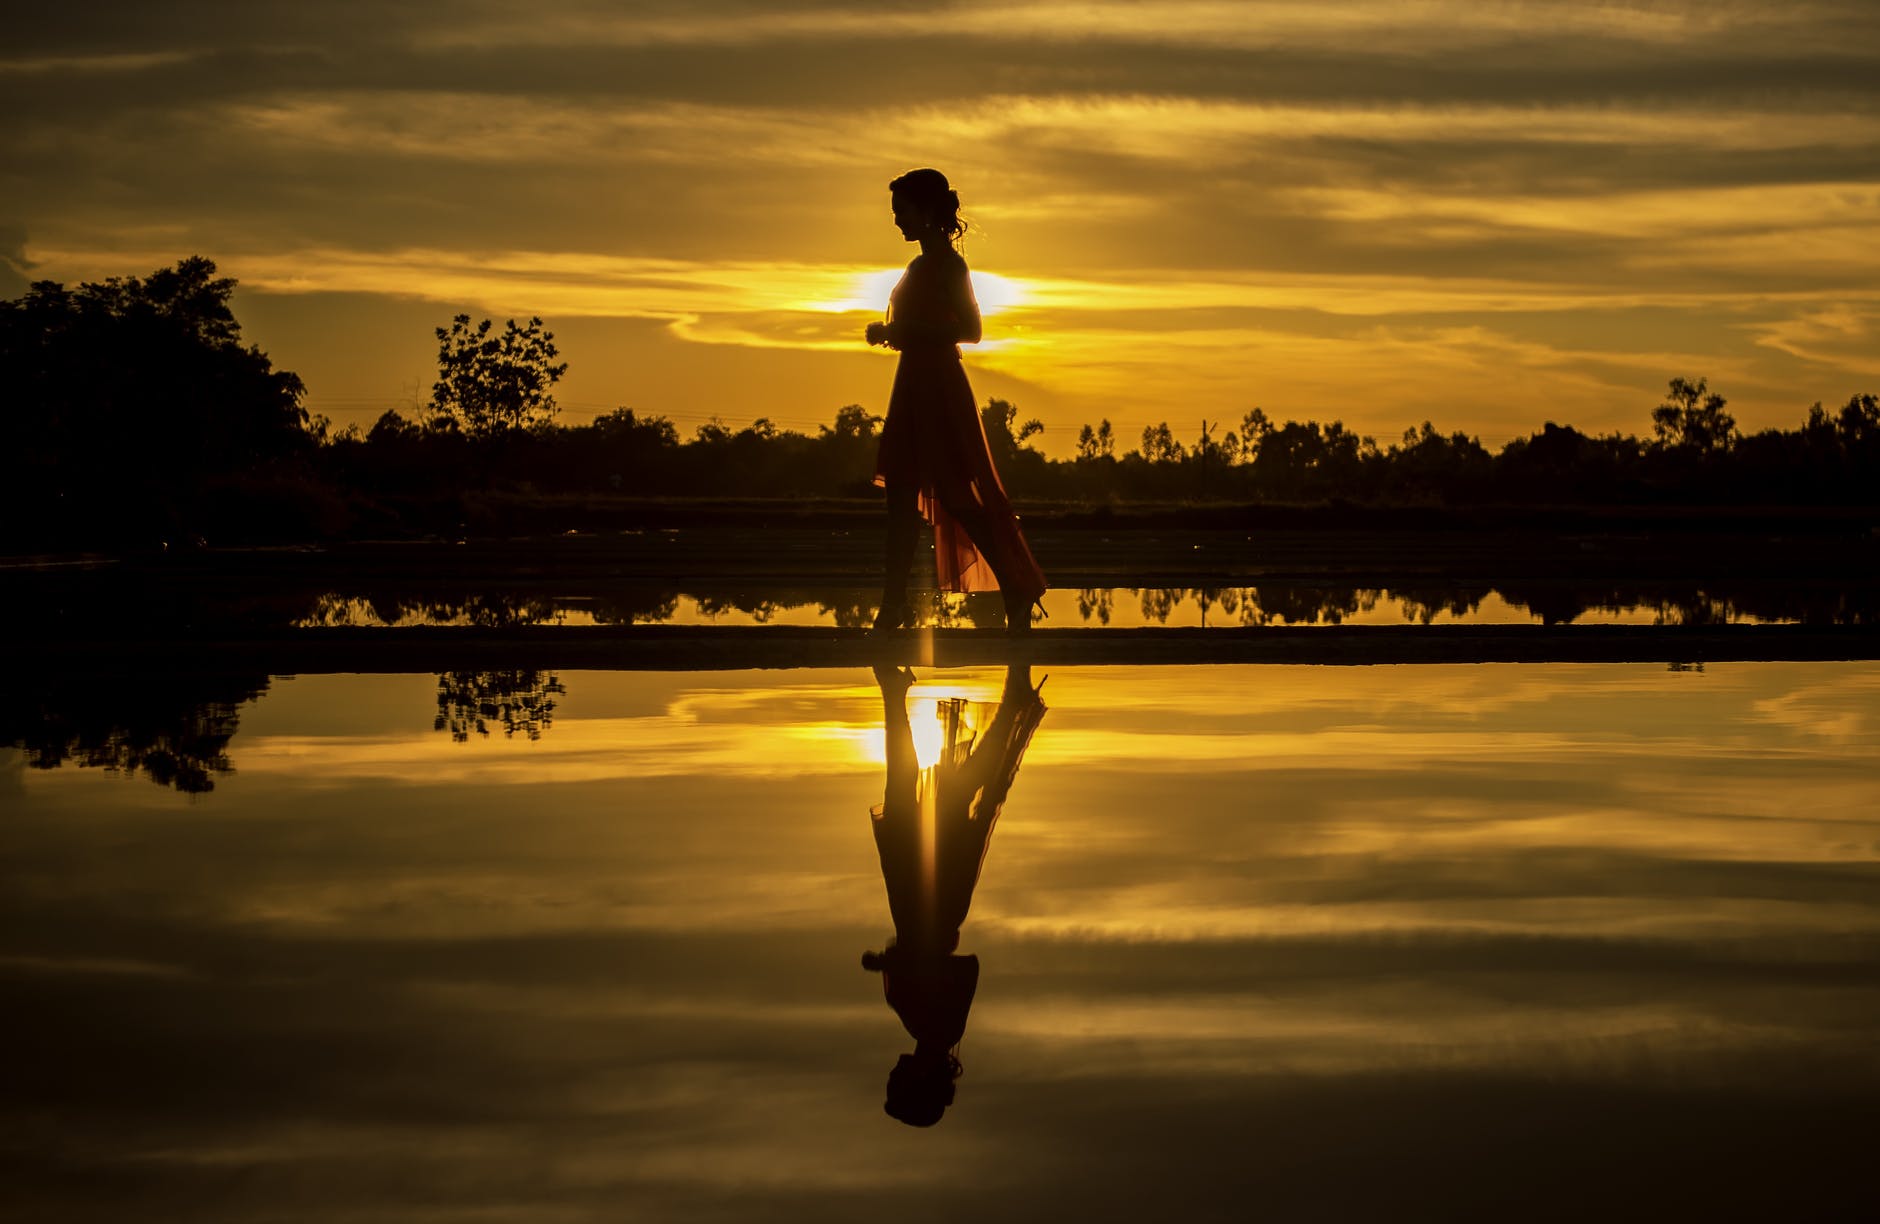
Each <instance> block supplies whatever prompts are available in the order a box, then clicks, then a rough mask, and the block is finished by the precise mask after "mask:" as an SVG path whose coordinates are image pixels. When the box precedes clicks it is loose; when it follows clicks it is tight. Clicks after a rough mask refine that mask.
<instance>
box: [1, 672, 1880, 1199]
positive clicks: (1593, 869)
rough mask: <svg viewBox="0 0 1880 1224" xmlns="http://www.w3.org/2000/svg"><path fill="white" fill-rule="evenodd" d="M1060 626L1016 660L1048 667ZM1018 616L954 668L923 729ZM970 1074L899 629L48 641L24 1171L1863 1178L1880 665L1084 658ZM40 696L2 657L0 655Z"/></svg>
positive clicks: (983, 949) (1122, 1178) (37, 745)
mask: <svg viewBox="0 0 1880 1224" xmlns="http://www.w3.org/2000/svg"><path fill="white" fill-rule="evenodd" d="M1030 679H1031V680H1032V681H1037V680H1039V679H1041V677H1040V676H1037V675H1033V676H1031V677H1030ZM1006 681H1007V677H1006V676H1005V674H1003V673H1002V672H999V671H996V670H995V671H962V672H932V673H927V672H923V673H922V674H921V676H920V679H919V683H917V684H916V685H915V686H914V688H913V689H912V690H911V692H909V693H908V694H907V696H906V699H905V705H904V706H903V707H902V708H905V709H906V710H907V711H908V715H909V726H910V729H911V732H912V736H913V742H914V746H915V749H916V750H917V752H918V754H919V756H920V764H921V765H923V766H932V765H933V764H934V762H935V760H936V759H937V757H938V756H940V755H943V754H944V752H945V744H946V742H947V726H948V723H947V721H946V720H947V719H949V718H951V719H953V720H954V727H955V733H956V735H964V736H966V737H969V738H970V737H971V736H972V735H974V734H983V733H986V731H987V729H988V728H990V727H991V726H992V725H993V719H994V717H995V711H996V703H997V702H998V700H999V698H1000V695H1001V692H1002V689H1003V686H1004V685H1005V683H1006ZM1041 697H1042V702H1043V704H1044V706H1045V707H1047V709H1046V711H1045V712H1044V713H1043V715H1042V717H1041V718H1040V719H1039V720H1038V721H1037V724H1036V726H1035V729H1033V730H1031V732H1030V738H1029V742H1028V744H1026V745H1025V746H1024V747H1023V751H1022V752H1021V753H1020V754H1018V758H1017V761H1016V764H1015V768H1016V774H1015V776H1013V777H1011V778H1010V779H1009V793H1008V794H1006V796H1005V799H1004V803H1003V807H1002V809H1001V810H1000V811H999V814H998V817H997V820H998V823H997V825H996V828H995V830H994V832H993V833H992V835H991V837H990V842H989V845H988V846H987V849H986V853H985V861H984V868H983V872H982V874H981V875H980V877H979V879H978V884H977V888H976V889H975V890H973V892H972V895H971V907H970V912H969V913H968V915H967V917H966V920H965V922H964V925H963V926H962V928H961V932H960V943H959V949H958V954H959V955H962V956H963V955H967V954H970V955H972V956H975V957H976V958H977V964H978V977H977V988H976V991H975V992H974V994H973V996H972V998H971V1001H970V1009H969V1010H968V1012H967V1013H966V1018H965V1026H964V1038H963V1040H962V1041H961V1042H960V1043H959V1047H958V1052H957V1053H958V1060H959V1063H960V1066H961V1069H962V1074H961V1075H960V1078H959V1079H958V1081H957V1084H956V1085H955V1094H954V1099H953V1101H952V1103H951V1105H950V1106H948V1107H947V1108H946V1110H945V1112H944V1116H943V1117H941V1119H940V1121H939V1122H938V1123H937V1124H935V1125H933V1126H931V1127H925V1128H916V1127H910V1126H907V1125H904V1124H903V1123H901V1122H899V1121H896V1120H895V1119H894V1118H892V1117H890V1116H888V1114H887V1113H885V1112H884V1109H883V1102H884V1096H885V1085H886V1082H887V1079H888V1074H889V1072H890V1070H891V1069H892V1068H894V1067H895V1066H896V1065H897V1061H898V1060H899V1059H900V1058H901V1057H902V1056H903V1055H906V1054H909V1053H910V1052H911V1051H912V1050H913V1048H914V1046H915V1040H914V1037H913V1035H912V1034H911V1033H910V1031H909V1030H908V1028H907V1027H904V1024H903V1017H902V1016H900V1015H897V1013H896V1011H894V1010H891V1008H890V1007H889V1005H888V1003H887V1001H886V1000H885V999H884V993H883V979H882V978H881V977H879V976H877V975H876V974H874V973H870V972H868V971H865V970H864V969H863V968H862V966H861V956H862V954H863V953H864V952H866V951H879V950H881V949H883V948H884V947H885V946H886V945H887V943H888V942H889V940H890V939H892V938H893V936H894V933H895V925H894V919H893V918H892V917H891V915H890V906H889V897H888V895H887V889H886V888H885V887H884V874H883V870H884V856H883V854H882V853H881V852H879V851H878V847H877V843H876V839H875V838H874V837H873V836H872V835H871V828H872V826H871V816H870V808H871V806H872V805H877V804H881V803H882V802H883V800H884V788H885V776H884V767H885V765H886V761H887V753H886V751H885V749H884V737H883V723H884V713H885V712H886V711H888V710H890V709H892V708H893V703H894V702H895V701H897V700H900V698H899V694H898V693H896V692H894V691H893V688H892V686H890V691H889V693H888V694H887V696H886V698H885V699H884V693H883V690H882V687H881V686H880V685H879V683H878V681H877V678H876V677H874V676H872V675H870V674H869V673H867V672H853V673H851V672H820V671H794V672H767V673H714V674H633V673H602V672H576V673H565V674H552V673H543V672H524V671H516V672H506V673H505V672H470V673H453V674H446V675H443V676H439V675H408V676H344V675H342V676H302V677H299V678H292V679H288V678H280V677H274V678H270V677H266V676H259V677H202V676H187V675H179V677H177V679H176V680H175V681H174V683H172V684H169V685H164V684H161V683H159V684H157V685H156V686H155V688H154V689H153V688H152V687H151V684H150V682H147V681H146V682H144V683H143V684H142V685H140V686H136V687H133V686H128V685H127V686H125V688H124V689H123V691H119V692H113V691H111V690H110V687H109V686H99V685H95V684H94V685H89V686H85V687H84V688H83V689H82V691H81V690H80V689H79V687H78V686H75V685H65V686H53V687H52V688H50V689H48V690H44V691H40V692H37V693H36V694H34V695H32V700H34V701H35V702H37V703H38V704H37V705H36V706H35V707H34V709H35V711H36V714H35V717H34V718H32V719H31V720H30V721H29V722H28V724H27V725H29V726H30V727H31V728H32V730H33V734H32V735H30V736H16V737H15V738H16V739H18V740H19V741H20V742H21V743H23V744H24V747H21V748H15V749H0V795H4V807H5V812H6V817H5V825H4V834H0V836H3V837H4V855H3V856H0V872H4V876H5V879H4V886H3V887H0V908H3V909H4V921H0V981H4V982H5V984H6V991H7V998H8V1004H7V1006H8V1014H9V1017H10V1027H11V1028H12V1029H13V1032H14V1046H13V1051H12V1053H13V1059H12V1062H13V1066H14V1071H13V1072H12V1073H11V1074H10V1076H9V1078H10V1080H11V1081H12V1082H11V1083H10V1086H9V1091H8V1093H7V1094H6V1096H5V1098H4V1103H3V1104H0V1116H3V1117H4V1122H0V1134H3V1135H4V1136H5V1139H4V1143H5V1151H6V1153H7V1160H8V1165H9V1182H10V1185H11V1189H10V1191H9V1197H10V1198H11V1203H10V1208H9V1210H10V1211H11V1212H13V1213H17V1214H18V1218H31V1219H100V1220H105V1219H122V1218H124V1217H125V1214H126V1213H127V1212H132V1211H134V1212H135V1213H136V1214H137V1215H138V1216H140V1217H143V1218H189V1219H200V1220H221V1219H227V1220H269V1219H281V1220H290V1219H291V1220H307V1219H327V1218H342V1217H344V1218H354V1219H357V1218H367V1219H424V1220H437V1219H470V1218H490V1217H491V1216H494V1217H496V1218H518V1219H549V1220H589V1219H592V1220H613V1219H623V1218H625V1219H634V1218H646V1219H669V1218H721V1219H744V1218H749V1219H789V1218H801V1219H815V1220H830V1219H838V1220H840V1219H857V1220H860V1219H871V1220H879V1219H882V1218H911V1219H928V1218H932V1219H943V1218H945V1219H953V1218H961V1217H962V1216H978V1217H983V1218H991V1219H1026V1220H1031V1219H1042V1218H1090V1219H1111V1218H1115V1219H1121V1218H1141V1217H1143V1216H1154V1217H1157V1218H1164V1217H1165V1218H1204V1219H1206V1218H1214V1219H1230V1218H1231V1219H1237V1220H1238V1219H1245V1218H1248V1216H1249V1214H1253V1215H1259V1216H1265V1217H1269V1218H1278V1219H1297V1218H1324V1219H1353V1218H1432V1219H1437V1218H1441V1219H1456V1218H1482V1219H1489V1218H1495V1219H1509V1218H1526V1219H1534V1218H1555V1219H1567V1218H1576V1219H1578V1218H1586V1217H1587V1216H1589V1215H1592V1214H1594V1213H1597V1214H1598V1215H1599V1216H1600V1217H1601V1218H1628V1217H1637V1216H1647V1215H1650V1216H1654V1217H1657V1218H1665V1217H1666V1215H1667V1214H1670V1215H1673V1216H1681V1217H1685V1218H1690V1217H1693V1216H1695V1217H1702V1218H1740V1219H1749V1218H1756V1219H1770V1218H1824V1217H1834V1218H1851V1217H1852V1216H1854V1215H1856V1214H1861V1213H1863V1212H1865V1211H1868V1210H1870V1209H1871V1208H1873V1207H1874V1206H1875V1205H1876V1199H1877V1197H1880V1196H1876V1193H1875V1191H1874V1190H1873V1189H1872V1188H1871V1186H1870V1184H1869V1179H1867V1178H1866V1177H1864V1176H1863V1175H1860V1174H1858V1173H1857V1172H1856V1170H1857V1169H1858V1168H1860V1167H1862V1163H1863V1162H1862V1159H1861V1158H1862V1157H1864V1155H1865V1151H1866V1148H1867V1146H1868V1143H1867V1140H1868V1137H1869V1135H1870V1123H1871V1119H1872V1116H1873V1111H1874V1108H1875V1106H1876V1105H1877V1104H1880V1043H1877V1042H1876V1038H1875V1036H1874V1034H1875V1033H1876V1031H1880V867H1877V866H1876V862H1877V860H1880V815H1876V813H1880V770H1877V769H1876V767H1875V765H1874V761H1875V760H1876V750H1880V665H1874V664H1755V665H1713V666H1711V667H1709V668H1708V669H1706V670H1666V669H1664V668H1662V667H1646V666H1619V665H1602V666H1566V665H1550V666H1458V667H1432V666H1424V667H1377V668H1349V669H1334V668H1307V667H1298V668H1293V667H1242V668H1221V667H1215V668H1144V669H1121V668H1115V669H1068V670H1064V671H1061V672H1058V673H1055V674H1052V675H1051V676H1050V677H1049V678H1048V679H1045V680H1044V682H1043V686H1042V690H1041ZM22 699H23V698H16V701H17V700H22Z"/></svg>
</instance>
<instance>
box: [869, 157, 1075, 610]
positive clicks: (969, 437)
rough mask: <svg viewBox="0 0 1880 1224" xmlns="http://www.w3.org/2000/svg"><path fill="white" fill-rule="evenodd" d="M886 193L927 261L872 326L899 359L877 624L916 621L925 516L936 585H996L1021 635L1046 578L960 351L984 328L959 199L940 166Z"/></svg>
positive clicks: (878, 472) (881, 467) (904, 232)
mask: <svg viewBox="0 0 1880 1224" xmlns="http://www.w3.org/2000/svg"><path fill="white" fill-rule="evenodd" d="M888 190H889V192H890V193H892V194H891V199H892V201H893V205H894V223H895V225H896V226H898V227H899V228H900V230H901V236H902V237H903V238H905V239H906V240H907V241H909V242H918V243H919V244H920V254H919V255H916V256H915V257H914V259H913V262H911V263H909V264H908V265H907V273H906V274H905V275H904V276H902V277H901V283H900V284H898V285H896V286H895V287H894V292H893V294H892V295H890V297H889V299H888V317H887V321H886V322H882V323H870V324H869V325H868V330H867V332H866V338H867V340H868V343H870V344H878V345H885V346H887V347H888V348H891V349H895V350H897V351H898V352H899V353H900V354H901V360H900V364H899V365H898V366H897V367H896V369H895V373H894V389H893V391H892V392H890V394H889V396H888V419H887V421H886V422H885V423H884V424H883V426H882V429H881V449H880V451H879V453H878V454H877V456H876V460H875V483H876V484H878V485H881V486H882V487H883V488H884V489H885V490H886V491H887V496H888V539H887V558H886V570H887V572H886V575H885V577H884V579H883V581H882V588H881V611H880V613H879V614H878V615H877V616H876V617H875V628H876V629H878V630H886V629H896V628H900V627H901V626H904V625H910V624H912V623H913V619H914V617H913V610H912V609H911V608H910V607H909V606H908V602H907V580H908V571H909V570H910V569H911V568H912V565H913V561H914V545H915V542H916V541H917V539H918V538H919V533H920V519H921V516H922V515H925V517H926V518H927V521H929V522H931V523H932V524H933V528H934V557H935V569H936V571H937V573H938V577H939V579H940V586H941V588H942V589H943V590H948V591H988V590H993V589H995V588H996V589H997V590H998V591H1000V592H1001V593H1002V594H1003V595H1004V598H1005V623H1006V629H1007V631H1008V632H1012V633H1019V632H1023V631H1025V630H1028V629H1030V628H1031V609H1032V605H1033V604H1035V603H1036V602H1037V601H1038V599H1039V597H1040V596H1042V595H1043V594H1044V592H1045V581H1044V573H1043V572H1042V571H1041V570H1040V569H1039V568H1038V563H1037V561H1035V560H1034V559H1033V558H1032V555H1031V548H1030V546H1029V545H1027V544H1026V543H1025V536H1024V533H1023V532H1021V531H1020V530H1019V526H1018V516H1017V515H1016V514H1014V513H1013V512H1012V503H1011V500H1010V499H1009V498H1008V497H1006V495H1005V486H1004V485H1003V484H1001V483H1000V481H999V474H998V472H997V470H996V469H994V467H993V465H992V451H991V448H990V447H988V446H987V445H986V431H985V427H984V426H983V425H982V424H981V423H980V420H979V413H978V410H977V409H976V408H975V407H974V404H973V389H972V386H971V384H970V383H968V382H967V380H966V371H965V370H964V369H963V368H962V367H961V365H960V351H959V348H958V347H957V346H958V345H959V344H961V343H966V344H977V343H979V338H980V324H979V303H978V302H977V301H976V300H974V297H973V286H972V281H971V279H970V278H969V277H968V276H967V272H966V260H965V259H964V258H962V257H961V255H960V254H959V252H958V251H956V250H954V249H953V247H952V245H951V243H952V241H953V240H954V239H956V238H958V237H959V235H961V234H962V233H964V232H965V230H966V223H965V222H964V221H962V220H961V219H960V197H959V193H958V192H956V191H954V190H953V189H952V188H951V187H950V186H948V185H947V179H946V175H944V174H942V173H940V172H939V171H938V170H910V171H908V172H907V173H906V174H903V175H902V176H901V177H899V178H897V179H895V180H894V181H893V182H892V183H889V184H888Z"/></svg>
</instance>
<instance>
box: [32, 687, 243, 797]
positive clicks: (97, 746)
mask: <svg viewBox="0 0 1880 1224" xmlns="http://www.w3.org/2000/svg"><path fill="white" fill-rule="evenodd" d="M267 691H268V677H266V676H245V675H237V676H222V675H212V674H202V673H197V672H163V673H149V672H145V673H139V674H135V675H127V676H122V677H112V678H111V679H110V681H109V682H106V681H104V680H103V679H102V678H100V677H97V676H85V677H65V678H59V677H44V678H38V679H31V680H21V681H16V682H15V683H13V684H9V685H8V691H7V692H6V693H5V694H4V696H3V699H0V743H4V744H12V745H14V746H17V747H18V748H20V749H21V750H22V751H23V752H24V754H25V756H26V763H27V764H28V765H29V766H31V767H32V768H34V769H57V768H58V767H59V766H61V765H64V764H66V763H67V762H70V763H72V764H74V765H77V766H78V767H79V768H81V769H104V770H109V771H112V772H116V773H124V774H142V775H143V776H144V777H146V778H148V779H149V780H150V781H152V782H155V783H156V784H157V785H158V786H166V787H170V788H173V789H175V790H179V791H182V792H183V793H184V794H189V795H201V794H207V793H208V792H209V791H212V790H214V789H215V780H216V778H217V777H218V776H220V775H223V774H230V773H233V772H235V765H234V763H233V762H232V761H231V760H230V758H229V754H228V745H229V741H230V740H231V739H233V738H234V735H235V731H236V728H237V727H238V726H239V725H240V722H241V714H240V711H241V707H242V705H243V704H244V703H246V702H249V701H253V700H254V699H255V698H257V697H259V696H261V694H263V693H265V692H267Z"/></svg>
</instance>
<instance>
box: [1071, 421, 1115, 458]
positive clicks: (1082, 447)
mask: <svg viewBox="0 0 1880 1224" xmlns="http://www.w3.org/2000/svg"><path fill="white" fill-rule="evenodd" d="M1115 454H1116V432H1115V431H1114V430H1113V429H1111V428H1110V422H1109V420H1108V418H1105V419H1104V421H1103V422H1102V423H1101V424H1099V425H1098V426H1097V427H1096V428H1095V429H1092V428H1090V426H1088V425H1085V426H1084V427H1083V428H1082V429H1081V430H1079V431H1078V432H1077V457H1078V458H1079V459H1108V458H1112V457H1113V456H1115Z"/></svg>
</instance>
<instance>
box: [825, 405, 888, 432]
mask: <svg viewBox="0 0 1880 1224" xmlns="http://www.w3.org/2000/svg"><path fill="white" fill-rule="evenodd" d="M817 428H818V429H820V430H822V436H823V437H825V438H854V439H856V440H858V441H865V440H867V439H869V438H872V437H874V436H875V431H876V430H878V429H880V428H881V418H880V417H878V416H874V415H873V414H871V413H870V412H869V411H868V409H866V408H864V407H862V406H861V405H860V404H844V405H843V406H842V407H840V408H838V409H836V423H835V425H834V426H833V427H832V426H829V425H818V426H817Z"/></svg>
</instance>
